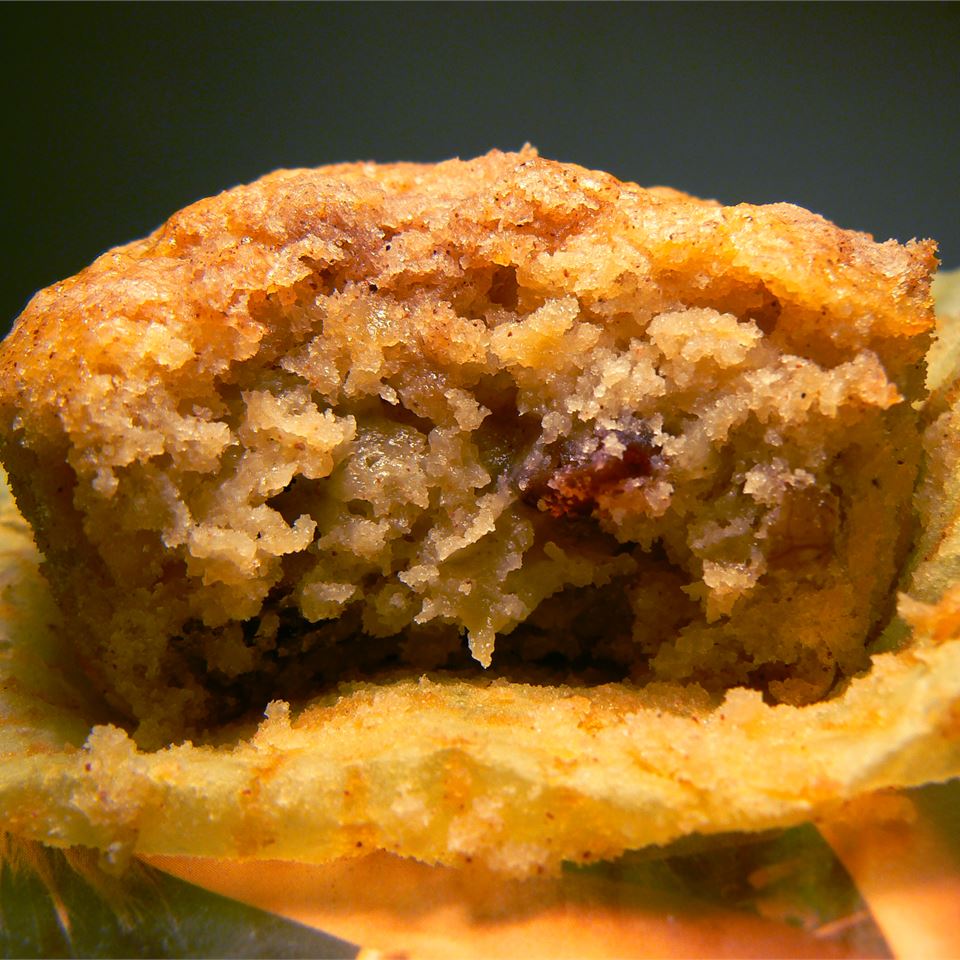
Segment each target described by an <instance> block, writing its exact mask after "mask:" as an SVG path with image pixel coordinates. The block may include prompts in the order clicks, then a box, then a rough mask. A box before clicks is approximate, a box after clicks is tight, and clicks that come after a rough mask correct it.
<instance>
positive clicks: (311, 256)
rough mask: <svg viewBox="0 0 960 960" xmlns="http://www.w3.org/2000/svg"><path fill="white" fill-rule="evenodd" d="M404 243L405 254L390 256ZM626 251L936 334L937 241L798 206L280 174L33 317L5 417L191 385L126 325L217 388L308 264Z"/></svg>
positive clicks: (12, 365)
mask: <svg viewBox="0 0 960 960" xmlns="http://www.w3.org/2000/svg"><path fill="white" fill-rule="evenodd" d="M401 230H402V231H403V235H404V243H403V249H397V248H396V247H391V245H390V244H389V237H390V236H391V235H392V234H394V233H395V232H398V231H401ZM437 237H440V238H442V241H443V247H438V246H437V242H436V238H437ZM614 238H616V242H617V243H618V245H619V246H621V247H624V248H626V249H628V250H629V256H628V258H627V262H630V264H631V265H632V266H633V267H634V268H635V274H636V275H637V276H641V277H643V276H647V277H649V278H651V279H652V280H657V281H661V282H662V281H663V280H664V279H665V278H669V277H670V276H671V275H676V281H675V282H676V284H677V285H678V289H679V287H680V285H687V284H689V283H690V278H691V277H693V278H698V279H696V280H695V281H694V285H695V286H697V285H700V284H702V286H700V290H701V294H700V297H701V299H702V300H704V301H706V300H708V299H709V298H710V297H711V296H716V291H715V290H713V289H711V287H712V286H714V285H720V284H727V285H732V284H733V283H734V282H736V283H738V284H741V285H745V286H750V285H753V286H759V285H761V284H762V285H764V286H766V287H767V288H768V290H769V292H770V293H771V294H773V295H774V296H776V297H778V298H782V299H783V300H784V301H786V302H788V303H790V304H794V305H795V306H796V308H797V310H798V311H799V310H807V311H810V312H811V313H815V314H818V315H820V316H821V317H822V318H823V319H822V322H823V323H824V324H825V325H829V326H830V327H836V328H837V330H836V334H835V335H836V336H837V337H842V338H858V339H859V340H860V341H861V342H867V341H870V340H875V339H878V338H883V337H888V336H892V337H905V336H906V337H909V336H911V335H913V334H915V333H917V332H918V331H922V330H926V329H928V328H929V326H930V309H931V306H932V297H931V294H930V290H929V276H930V273H931V271H932V270H933V269H934V268H935V266H936V260H935V250H936V247H935V244H934V243H933V242H932V241H921V242H917V241H911V242H910V243H909V244H907V245H906V246H901V245H900V244H898V243H896V242H895V241H888V242H886V243H882V244H876V243H874V242H873V240H872V238H871V237H869V236H868V235H867V234H862V233H855V232H852V231H848V230H842V229H840V228H839V227H836V226H834V225H833V224H832V223H830V222H829V221H827V220H825V219H823V218H822V217H820V216H818V215H816V214H813V213H810V212H808V211H806V210H803V209H801V208H799V207H795V206H792V205H790V204H785V203H779V204H771V205H767V206H754V205H751V204H740V205H738V206H735V207H727V208H724V207H721V206H719V205H718V204H714V203H710V202H707V201H702V200H698V199H695V198H692V197H689V196H687V195H685V194H682V193H680V192H678V191H673V190H669V191H668V190H662V189H654V190H644V189H642V188H640V187H637V186H636V185H634V184H629V183H622V182H620V181H618V180H616V179H615V178H613V177H612V176H610V175H608V174H604V173H599V172H595V171H588V170H585V169H583V168H580V167H576V166H574V165H571V164H558V163H556V162H553V161H549V160H543V159H541V158H539V157H537V155H536V154H535V152H533V151H532V150H528V151H527V152H525V153H523V154H500V153H497V152H493V153H491V154H488V155H487V156H485V157H482V158H479V159H478V160H474V161H471V162H469V163H467V162H463V161H459V160H451V161H448V162H446V163H441V164H437V165H418V164H393V165H379V166H377V165H373V164H342V165H338V166H331V167H320V168H318V169H314V170H282V171H277V172H276V173H273V174H270V175H268V176H265V177H263V178H262V179H260V180H258V181H256V182H255V183H253V184H251V185H249V186H245V187H239V188H236V189H234V190H231V191H228V192H226V193H223V194H220V195H219V196H216V197H212V198H210V199H207V200H201V201H199V202H197V203H194V204H193V205H191V206H189V207H187V208H186V209H185V210H183V211H181V212H180V213H178V214H176V215H174V216H173V217H171V218H170V220H168V221H167V223H166V224H164V225H163V226H162V227H161V228H160V229H158V230H157V231H156V232H155V233H153V234H152V235H151V236H150V237H148V238H146V239H144V240H139V241H136V242H134V243H131V244H128V245H126V246H124V247H118V248H116V249H114V250H111V251H110V252H108V253H106V254H104V255H103V256H102V257H100V258H99V259H97V260H96V261H94V263H92V264H91V265H90V266H89V267H87V268H86V269H85V270H83V271H82V272H81V273H79V274H78V275H77V276H75V277H73V278H71V279H69V280H65V281H63V282H62V283H58V284H55V285H54V286H51V287H48V288H47V289H45V290H42V291H40V292H39V293H38V294H37V295H36V296H35V297H34V298H33V299H32V300H31V302H30V303H29V304H28V305H27V308H26V309H25V310H24V312H23V314H22V315H21V317H20V318H19V320H18V321H17V323H16V326H15V329H14V330H13V332H12V334H11V336H10V338H9V340H8V341H7V344H6V346H5V347H4V349H3V351H2V353H0V376H2V381H3V392H2V394H0V399H2V401H3V404H4V409H5V410H7V411H9V410H10V409H11V408H19V409H23V407H24V401H27V400H30V401H34V402H37V401H39V403H40V405H41V406H43V405H44V401H45V400H46V401H49V400H50V394H49V393H44V392H43V391H41V390H38V389H37V386H38V385H37V384H33V385H32V386H33V390H32V391H30V392H26V390H25V387H24V386H23V385H21V384H20V383H18V379H19V378H18V374H17V371H18V370H20V369H23V368H31V367H34V366H35V365H36V366H38V367H40V368H42V369H44V370H45V371H46V374H47V376H46V378H45V385H46V386H47V390H48V391H49V390H51V389H53V388H54V385H58V384H61V383H69V382H71V381H73V380H75V379H76V377H77V370H76V368H75V364H76V363H77V362H78V360H79V359H81V358H82V361H83V363H84V365H85V366H86V367H88V368H89V370H90V371H91V372H93V371H96V370H98V369H103V370H104V371H107V372H115V371H116V370H118V369H122V370H123V371H124V374H125V375H127V376H132V375H136V373H138V372H139V371H140V370H141V369H145V370H149V368H150V366H151V365H154V364H156V363H166V364H167V365H168V366H169V367H170V368H171V369H183V367H182V366H177V365H176V360H174V359H173V358H167V359H166V360H165V359H164V358H161V357H157V356H155V355H152V354H150V353H138V352H136V351H135V350H134V344H130V343H126V342H124V338H123V334H124V331H123V329H122V328H120V329H118V327H117V324H116V321H117V317H123V318H124V319H125V320H126V321H127V322H128V323H129V324H131V325H132V326H134V327H135V328H140V329H142V326H143V325H146V324H149V323H151V322H159V323H161V324H164V325H166V326H170V325H173V326H175V328H176V333H177V334H178V336H179V337H181V338H182V339H183V343H184V344H185V345H186V346H188V347H189V348H190V359H189V361H187V362H186V363H185V364H183V366H186V367H187V369H186V370H184V373H185V374H186V373H189V374H190V375H193V376H205V375H206V376H209V375H210V374H211V373H213V372H215V371H219V370H222V368H223V365H224V364H225V363H229V362H231V361H235V360H239V359H242V358H244V357H245V356H248V355H249V354H250V352H252V351H254V350H255V349H256V344H257V343H258V342H259V341H260V340H262V339H263V338H264V337H265V336H266V335H267V331H266V330H265V329H264V327H263V325H262V323H258V322H257V320H256V318H255V317H254V316H252V315H251V305H252V304H255V303H256V301H255V300H254V301H252V302H251V299H250V296H251V295H252V294H256V293H265V294H270V293H272V292H277V293H279V292H280V291H282V290H284V289H290V288H292V287H294V286H295V285H296V284H297V283H298V282H299V281H302V280H304V279H305V278H307V277H308V276H309V274H310V272H311V269H312V266H311V265H315V264H323V265H325V266H326V267H328V268H329V269H333V270H336V269H337V267H338V265H341V264H342V265H344V267H345V268H346V269H347V270H348V271H349V273H348V274H347V275H346V276H345V277H343V279H344V280H349V279H353V280H356V281H363V282H369V283H375V284H377V285H378V286H381V287H388V286H391V285H394V286H401V285H404V284H406V285H412V284H414V283H416V282H421V283H423V282H425V281H426V280H428V279H429V280H433V281H435V280H437V279H438V278H442V277H444V276H447V277H454V276H456V275H457V274H461V275H462V273H463V270H464V269H465V267H466V266H467V265H468V264H467V262H466V261H467V260H468V259H469V258H474V259H476V260H478V261H480V260H482V261H485V262H491V261H492V262H502V263H515V264H517V270H518V280H519V281H520V282H521V283H522V282H524V281H525V280H527V279H529V280H532V281H533V282H534V284H536V283H537V282H538V281H539V282H540V283H543V282H544V279H545V277H544V274H545V273H546V272H547V270H548V269H549V267H548V266H547V265H545V263H544V260H545V258H547V257H549V256H550V255H551V254H556V253H557V252H558V251H561V250H562V251H567V250H570V249H572V248H577V247H579V248H583V249H586V248H589V247H596V246H597V245H600V246H601V247H602V245H603V243H604V242H605V241H612V240H614ZM528 274H529V276H528ZM618 279H620V278H609V277H603V276H598V275H597V276H592V275H590V274H589V273H587V272H586V271H582V272H580V273H579V274H577V275H573V276H568V277H567V281H568V285H569V289H570V291H571V293H573V294H575V295H576V296H578V297H580V298H582V299H583V300H584V302H590V300H591V298H594V299H596V298H601V297H609V296H611V295H612V294H614V293H615V292H616V290H617V287H618ZM685 292H688V293H689V291H685ZM686 299H687V302H694V298H692V297H689V296H688V297H687V298H686ZM52 346H55V347H56V349H55V351H54V352H53V355H51V347H52ZM183 355H184V356H187V352H186V350H184V352H183ZM127 364H132V366H127ZM34 391H35V392H34ZM67 402H68V404H69V398H67ZM7 415H8V416H9V413H8V414H7Z"/></svg>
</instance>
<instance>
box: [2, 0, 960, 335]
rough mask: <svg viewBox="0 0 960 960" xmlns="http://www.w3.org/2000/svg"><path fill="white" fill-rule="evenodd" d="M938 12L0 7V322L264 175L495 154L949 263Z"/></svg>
mask: <svg viewBox="0 0 960 960" xmlns="http://www.w3.org/2000/svg"><path fill="white" fill-rule="evenodd" d="M958 64H960V5H957V4H952V3H951V4H933V5H926V4H910V5H906V6H900V5H894V4H880V5H873V4H857V5H851V6H848V5H840V4H817V5H813V6H806V5H792V4H775V5H766V4H747V5H742V6H741V5H727V4H711V5H699V4H657V5H645V4H627V3H624V4H616V5H606V4H583V5H579V4H560V5H554V4H545V3H536V4H515V5H514V4H503V5H501V4H492V5H488V4H479V3H478V4H469V5H459V4H442V3H435V4H425V5H419V4H386V5H380V4H367V3H356V4H317V5H286V4H267V5H259V4H251V5H232V4H209V5H189V4H161V5H133V4H131V5H126V4H118V5H104V6H101V5H83V4H64V5H59V4H58V5H35V4H4V5H3V6H2V8H0V65H2V66H0V69H2V70H3V75H4V78H5V90H4V91H3V103H4V118H5V121H6V122H5V129H4V136H3V144H2V151H0V155H2V158H3V159H2V163H3V165H4V168H5V169H4V173H5V176H4V177H3V184H4V189H3V194H4V203H3V211H4V231H3V237H4V241H3V242H4V244H5V246H6V250H5V252H4V254H5V255H4V268H3V270H2V279H0V283H2V289H0V300H2V303H0V326H5V325H6V324H7V323H8V322H9V321H11V320H12V319H13V317H14V316H15V315H16V314H17V313H18V312H19V311H20V309H22V307H23V305H24V304H25V302H26V300H27V299H28V298H29V296H30V295H31V294H32V292H33V291H34V290H35V289H36V288H38V287H40V286H43V285H46V284H48V283H52V282H54V281H56V280H57V279H60V278H61V277H63V276H65V275H69V274H71V273H73V272H75V271H77V270H78V269H80V268H81V267H82V266H84V265H85V264H86V263H88V262H89V261H90V260H91V259H93V257H94V256H96V255H97V254H98V253H100V252H102V251H103V250H105V249H106V248H108V247H110V246H113V245H115V244H117V243H121V242H125V241H127V240H131V239H133V238H135V237H137V236H140V235H142V234H144V233H147V232H148V231H150V230H151V229H152V228H153V227H155V226H156V225H157V224H158V223H160V222H161V221H162V220H163V219H164V217H165V216H166V215H168V214H169V213H171V212H173V211H174V210H176V209H178V208H179V207H181V206H183V205H185V204H186V203H188V202H190V201H192V200H195V199H197V198H199V197H202V196H205V195H208V194H211V193H214V192H216V191H219V190H221V189H223V188H225V187H228V186H231V185H233V184H236V183H238V182H241V181H245V180H250V179H253V178H255V177H257V176H258V175H259V174H261V173H264V172H266V171H267V170H270V169H272V168H274V167H277V166H291V165H313V164H321V163H327V162H332V161H340V160H355V159H376V160H396V159H414V160H439V159H443V158H446V157H449V156H453V155H460V156H463V157H468V156H472V155H474V154H477V153H481V152H483V151H485V150H487V149H488V148H490V147H492V146H497V147H501V148H512V147H518V146H520V145H521V144H522V143H523V142H524V141H525V140H529V141H531V142H533V143H534V144H536V145H537V146H538V147H539V148H540V150H541V152H542V153H543V154H544V155H546V156H550V157H556V158H559V159H563V160H572V161H576V162H578V163H581V164H584V165H587V166H593V167H600V168H604V169H607V170H610V171H612V172H614V173H616V174H617V175H618V176H620V177H622V178H625V179H631V180H637V181H639V182H641V183H646V184H650V183H668V184H671V185H673V186H677V187H680V188H683V189H686V190H688V191H690V192H693V193H698V194H701V195H707V196H713V197H717V198H719V199H721V200H724V201H726V202H736V201H740V200H751V201H771V200H790V201H793V202H796V203H800V204H803V205H804V206H808V207H810V208H812V209H814V210H817V211H819V212H821V213H824V214H826V215H828V216H829V217H830V218H831V219H833V220H835V221H836V222H838V223H840V224H842V225H844V226H849V227H856V228H860V229H864V230H868V231H870V232H872V233H874V234H875V235H876V236H877V237H878V238H883V239H885V238H887V237H896V238H898V239H901V240H907V239H909V238H910V237H912V236H922V237H926V236H932V237H935V238H937V239H939V240H940V241H941V250H942V257H943V261H944V265H945V266H948V267H950V266H958V265H960V203H958V201H960V181H958V172H960V123H958V108H960V66H958Z"/></svg>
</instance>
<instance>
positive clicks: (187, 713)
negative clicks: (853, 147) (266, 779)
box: [0, 149, 935, 745]
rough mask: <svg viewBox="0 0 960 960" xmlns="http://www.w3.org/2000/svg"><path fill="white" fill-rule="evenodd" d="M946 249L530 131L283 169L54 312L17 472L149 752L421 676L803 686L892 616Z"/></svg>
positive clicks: (6, 408)
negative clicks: (592, 160)
mask: <svg viewBox="0 0 960 960" xmlns="http://www.w3.org/2000/svg"><path fill="white" fill-rule="evenodd" d="M934 266H935V258H934V245H933V244H932V243H930V242H911V243H909V244H907V245H905V246H901V245H900V244H898V243H895V242H893V241H890V242H887V243H882V244H878V243H875V242H874V241H873V240H872V239H871V238H870V237H868V236H867V235H865V234H859V233H853V232H849V231H845V230H841V229H839V228H837V227H835V226H833V225H832V224H830V223H829V222H827V221H826V220H824V219H823V218H821V217H819V216H816V215H815V214H812V213H808V212H807V211H804V210H802V209H799V208H797V207H794V206H791V205H788V204H774V205H770V206H751V205H747V204H741V205H738V206H734V207H723V206H720V205H719V204H716V203H713V202H709V201H702V200H697V199H694V198H692V197H689V196H686V195H684V194H681V193H678V192H676V191H673V190H668V189H662V188H657V189H651V190H647V189H642V188H640V187H638V186H636V185H633V184H629V183H622V182H620V181H618V180H616V179H615V178H613V177H611V176H609V175H607V174H604V173H597V172H592V171H588V170H584V169H582V168H580V167H576V166H572V165H568V164H560V163H555V162H551V161H548V160H544V159H541V158H539V157H538V156H537V155H536V153H535V152H534V151H532V150H530V149H526V150H524V151H523V152H521V153H519V154H503V153H498V152H494V153H491V154H488V155H487V156H484V157H481V158H479V159H476V160H473V161H470V162H461V161H456V160H455V161H449V162H447V163H441V164H437V165H432V166H430V165H413V164H393V165H385V166H377V165H374V164H350V165H340V166H331V167H323V168H319V169H316V170H297V171H279V172H277V173H274V174H271V175H269V176H267V177H264V178H263V179H261V180H259V181H257V182H256V183H254V184H252V185H249V186H244V187H239V188H236V189H234V190H230V191H228V192H226V193H224V194H221V195H220V196H217V197H214V198H211V199H209V200H204V201H201V202H199V203H196V204H194V205H192V206H190V207H188V208H187V209H185V210H183V211H181V212H180V213H178V214H176V215H175V216H173V217H172V218H171V219H170V220H169V221H168V222H167V223H166V224H164V225H163V226H162V227H161V228H160V229H159V230H157V231H156V232H155V233H154V234H152V235H151V236H150V237H148V238H146V239H144V240H141V241H139V242H136V243H133V244H130V245H128V246H125V247H121V248H118V249H116V250H113V251H111V252H109V253H107V254H105V255H104V256H102V257H101V258H99V259H98V260H97V261H96V262H95V263H93V264H92V265H91V266H90V267H88V268H87V269H86V270H84V271H83V272H82V273H80V274H79V275H78V276H76V277H74V278H72V279H70V280H66V281H64V282H63V283H60V284H57V285H55V286H53V287H51V288H49V289H47V290H44V291H41V292H40V293H39V294H37V296H36V297H35V298H34V299H33V300H32V301H31V302H30V304H29V305H28V307H27V309H26V310H25V311H24V313H23V315H22V316H21V317H20V319H19V320H18V322H17V324H16V326H15V328H14V330H13V332H12V333H11V335H10V336H9V337H8V339H7V340H6V341H5V343H4V344H3V345H2V347H0V437H2V439H0V456H2V459H3V462H4V464H5V465H6V468H7V470H8V472H9V475H10V481H11V484H12V487H13V490H14V493H15V495H16V498H17V502H18V505H19V507H20V509H21V510H22V511H23V513H24V515H25V516H26V517H27V519H28V520H29V521H30V523H31V524H32V526H33V528H34V530H35V534H36V538H37V542H38V544H39V546H40V548H41V550H42V552H43V555H44V557H45V565H44V571H45V574H46V576H47V578H48V580H49V582H50V584H51V586H52V589H53V591H54V594H55V596H56V598H57V601H58V603H59V605H60V607H61V609H62V610H63V612H64V615H65V617H66V618H67V622H68V623H70V624H71V630H72V631H73V634H74V638H75V646H76V650H77V655H78V657H79V661H80V662H81V664H82V666H83V669H84V670H85V672H86V673H87V674H88V675H89V676H90V677H91V678H92V679H93V681H94V683H95V684H96V685H97V686H98V687H99V688H100V689H101V690H102V691H103V692H104V694H105V696H106V697H107V698H108V700H109V702H110V703H111V705H112V706H113V708H114V709H115V710H117V711H119V712H120V713H121V714H122V715H124V716H125V717H127V718H129V720H130V721H132V723H133V725H134V726H135V727H136V728H137V733H136V736H137V738H138V740H139V741H140V742H141V743H142V744H144V745H155V744H158V743H165V742H169V741H170V740H175V739H178V738H183V737H187V736H193V737H195V736H202V735H203V734H204V732H209V731H210V730H211V729H212V728H215V727H216V726H218V725H220V724H222V723H224V722H226V721H228V720H231V719H233V718H236V717H241V716H243V715H246V714H251V715H252V714H257V713H261V712H262V710H263V708H264V706H265V705H266V704H267V703H268V702H269V701H271V700H274V699H277V698H286V699H294V700H304V699H306V698H309V697H311V696H313V695H314V694H318V693H321V692H323V691H325V690H329V689H331V688H332V687H333V686H334V685H335V684H337V683H338V682H341V681H343V680H358V679H377V678H378V677H383V678H391V677H393V678H396V677H399V676H401V675H402V676H419V675H421V674H424V673H427V674H431V675H437V676H439V675H445V674H446V675H452V676H456V677H470V676H474V675H480V674H484V671H486V673H485V674H484V675H485V676H498V677H505V678H507V679H510V680H518V681H522V682H527V683H535V684H541V685H544V684H561V683H570V684H577V685H591V684H597V683H603V682H609V681H619V682H623V683H626V684H628V685H637V686H639V685H644V684H648V685H649V684H659V683H669V684H681V685H684V686H685V687H687V688H688V689H689V690H692V691H702V695H703V696H705V697H708V698H709V697H711V696H713V695H718V696H719V695H720V694H722V692H723V691H725V690H728V689H729V688H732V687H738V686H742V687H750V688H755V689H759V690H762V691H763V693H764V696H765V697H766V698H767V699H768V700H769V701H773V702H786V703H790V704H805V703H811V702H814V701H817V700H820V699H823V698H827V697H829V696H830V695H831V694H832V692H834V691H835V690H836V689H837V687H838V685H839V684H842V682H843V681H844V679H845V678H849V677H851V676H853V675H854V674H856V673H857V672H858V671H861V670H863V669H864V668H865V667H867V665H868V662H869V657H868V651H869V644H870V642H871V640H872V639H873V638H874V636H875V634H876V632H877V630H878V629H879V627H880V626H881V625H882V624H883V623H884V622H885V620H886V619H887V618H888V617H889V615H890V613H891V612H892V605H893V597H892V586H893V583H894V581H895V577H896V574H897V571H898V570H899V568H900V565H901V563H902V561H903V558H904V556H905V552H906V550H907V548H908V546H909V542H910V536H911V532H912V531H911V516H912V512H911V506H910V501H911V495H912V491H913V488H914V484H915V481H916V477H917V470H918V464H919V458H920V439H919V430H918V426H917V412H916V409H915V401H917V400H918V399H919V398H920V397H921V396H922V392H923V382H924V368H923V357H924V354H925V352H926V350H927V347H928V345H929V334H930V330H931V327H932V321H933V317H932V309H931V298H930V291H929V278H930V273H931V271H932V269H933V268H934ZM698 695H699V694H698Z"/></svg>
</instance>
